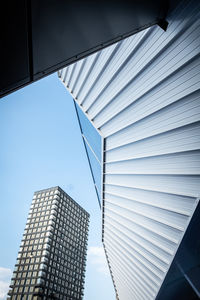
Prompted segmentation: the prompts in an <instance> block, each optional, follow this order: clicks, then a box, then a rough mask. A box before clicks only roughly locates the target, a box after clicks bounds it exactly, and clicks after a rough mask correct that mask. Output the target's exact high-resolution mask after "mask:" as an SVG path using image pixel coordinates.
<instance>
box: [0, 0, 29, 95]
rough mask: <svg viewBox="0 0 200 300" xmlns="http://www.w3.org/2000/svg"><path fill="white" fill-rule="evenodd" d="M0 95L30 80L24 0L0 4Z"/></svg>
mask: <svg viewBox="0 0 200 300" xmlns="http://www.w3.org/2000/svg"><path fill="white" fill-rule="evenodd" d="M1 22H2V25H1V56H0V60H1V61H0V65H1V67H0V70H1V73H0V74H1V76H0V96H1V95H2V94H5V93H7V92H8V91H10V90H13V89H15V88H17V87H20V86H21V85H24V84H26V83H28V82H29V81H30V75H29V56H28V34H27V33H28V25H27V7H26V0H18V1H12V2H11V3H10V1H7V2H5V1H4V5H3V8H2V6H1Z"/></svg>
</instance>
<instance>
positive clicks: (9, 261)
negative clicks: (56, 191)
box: [0, 74, 115, 300]
mask: <svg viewBox="0 0 200 300" xmlns="http://www.w3.org/2000/svg"><path fill="white" fill-rule="evenodd" d="M0 141H1V147H0V169H1V172H0V190H1V205H0V245H1V246H0V299H6V298H5V293H6V292H7V286H8V283H9V280H10V277H11V273H12V272H11V270H12V269H13V267H14V264H15V261H16V257H17V252H18V249H19V244H20V241H21V238H22V234H23V230H24V227H25V223H26V218H27V215H28V210H29V207H30V203H31V200H32V196H33V193H34V191H37V190H40V189H44V188H48V187H52V186H57V185H59V186H60V187H61V188H62V189H64V190H65V191H66V192H67V193H68V194H69V195H70V196H71V197H72V198H73V199H74V200H76V201H77V202H78V203H79V204H80V205H81V206H83V207H84V208H85V209H86V210H87V211H88V212H89V213H90V216H91V218H90V231H89V243H88V259H87V271H86V284H85V296H84V299H85V300H94V299H95V300H112V299H115V295H114V289H113V285H112V281H111V278H110V275H109V271H108V268H107V264H106V262H105V256H104V253H103V249H102V244H101V212H100V210H99V206H98V201H97V198H96V193H95V190H94V186H93V182H92V177H91V174H90V169H89V165H88V162H87V157H86V154H85V149H84V146H83V141H82V138H81V134H80V130H79V124H78V121H77V117H76V113H75V109H74V104H73V101H72V99H71V96H70V95H69V94H68V92H67V90H66V89H65V88H64V86H63V85H62V84H61V82H60V80H59V79H58V77H57V74H53V75H51V76H48V77H46V78H44V79H42V80H40V81H38V82H36V83H34V84H32V85H29V86H27V87H25V88H24V89H21V90H19V91H17V92H15V93H13V94H11V95H9V96H7V97H5V98H3V99H1V100H0Z"/></svg>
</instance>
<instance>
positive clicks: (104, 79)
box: [59, 1, 200, 300]
mask: <svg viewBox="0 0 200 300" xmlns="http://www.w3.org/2000/svg"><path fill="white" fill-rule="evenodd" d="M167 21H168V22H169V26H168V28H167V31H166V32H165V31H163V30H162V29H161V28H160V27H158V26H153V27H151V28H149V29H146V30H144V31H142V32H139V33H137V34H135V35H133V36H131V37H129V38H127V39H125V40H123V41H121V42H118V43H117V44H114V45H112V46H110V47H108V48H106V49H104V50H102V51H100V52H98V53H95V54H93V55H91V56H89V57H87V58H85V59H83V60H81V61H79V62H77V63H75V64H73V65H71V66H69V67H67V68H65V69H63V70H62V71H60V72H59V76H60V77H61V80H62V81H63V83H64V85H65V86H66V87H67V89H68V90H69V91H70V93H71V94H72V95H73V98H74V99H75V101H76V102H77V103H78V104H79V105H80V107H81V109H82V110H83V111H84V113H85V114H86V115H87V116H88V118H89V120H91V121H92V124H93V125H94V126H95V127H96V128H97V129H98V130H99V132H100V133H101V135H102V136H103V138H104V139H105V140H104V144H105V149H104V151H105V153H104V161H103V165H104V168H103V170H104V182H103V186H104V192H103V195H104V199H103V220H104V221H103V222H104V223H103V224H104V226H103V227H104V230H103V242H104V246H105V249H106V253H107V257H108V260H109V265H110V268H111V271H112V276H113V279H114V283H115V287H116V290H117V295H118V297H119V299H120V300H133V299H136V300H139V299H144V300H146V299H155V298H156V295H157V293H158V291H159V289H160V286H161V284H162V282H163V280H164V278H165V275H166V273H167V271H168V270H169V267H170V264H171V262H172V260H173V258H174V255H175V253H176V251H177V249H178V246H179V244H180V242H181V239H182V237H183V235H184V232H185V230H186V228H187V226H188V223H189V222H190V219H191V217H192V215H193V212H194V210H195V208H196V205H197V202H198V199H199V196H200V34H199V33H200V1H182V2H181V3H180V5H179V6H178V7H177V8H176V9H175V10H174V11H172V12H171V13H170V14H169V16H168V18H167Z"/></svg>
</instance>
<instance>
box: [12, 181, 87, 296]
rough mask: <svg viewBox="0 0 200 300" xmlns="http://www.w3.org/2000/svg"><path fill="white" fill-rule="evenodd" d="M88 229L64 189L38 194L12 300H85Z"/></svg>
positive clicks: (15, 275) (15, 274)
mask: <svg viewBox="0 0 200 300" xmlns="http://www.w3.org/2000/svg"><path fill="white" fill-rule="evenodd" d="M88 225H89V214H88V213H87V212H86V211H85V210H84V209H83V208H82V207H81V206H80V205H78V204H77V203H76V202H75V201H74V200H73V199H72V198H71V197H70V196H69V195H68V194H66V193H65V192H64V191H63V190H62V189H61V188H60V187H54V188H49V189H45V190H41V191H38V192H35V193H34V196H33V200H32V204H31V207H30V210H29V214H28V219H27V224H26V227H25V230H24V234H23V238H22V242H21V245H20V249H19V252H18V256H17V261H16V265H15V268H14V272H13V277H12V280H11V285H10V290H9V293H8V299H11V300H19V299H20V300H21V299H27V300H30V299H31V300H32V299H34V300H35V299H44V300H45V299H66V300H71V299H83V291H84V278H85V275H84V273H85V267H86V250H87V239H88Z"/></svg>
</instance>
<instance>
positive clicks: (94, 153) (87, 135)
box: [74, 102, 102, 207]
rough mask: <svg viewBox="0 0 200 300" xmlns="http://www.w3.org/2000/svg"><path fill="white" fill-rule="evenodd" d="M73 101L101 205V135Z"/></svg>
mask: <svg viewBox="0 0 200 300" xmlns="http://www.w3.org/2000/svg"><path fill="white" fill-rule="evenodd" d="M74 103H75V108H76V113H77V117H78V121H79V125H80V129H81V134H82V137H83V142H84V145H85V149H86V154H87V157H88V162H89V166H90V169H91V173H92V178H93V181H94V186H95V189H96V193H97V198H98V202H99V205H100V207H101V200H100V199H101V188H102V184H101V174H102V173H101V163H102V153H101V149H102V137H101V135H100V134H99V133H98V132H97V130H96V129H95V128H94V127H93V126H92V124H91V123H90V121H89V120H88V118H87V117H86V115H85V114H84V113H83V112H82V110H81V109H80V107H79V106H78V105H77V104H76V102H74Z"/></svg>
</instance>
